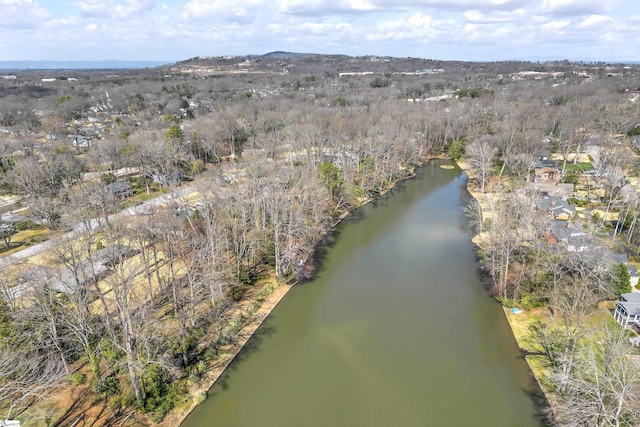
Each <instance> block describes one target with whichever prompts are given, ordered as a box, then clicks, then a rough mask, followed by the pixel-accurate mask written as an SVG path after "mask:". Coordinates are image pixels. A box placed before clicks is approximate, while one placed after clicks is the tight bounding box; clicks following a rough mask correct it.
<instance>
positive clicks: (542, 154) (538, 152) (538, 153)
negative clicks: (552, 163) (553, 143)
mask: <svg viewBox="0 0 640 427" xmlns="http://www.w3.org/2000/svg"><path fill="white" fill-rule="evenodd" d="M533 155H534V156H538V157H547V158H548V157H549V156H550V155H551V150H535V151H534V152H533Z"/></svg>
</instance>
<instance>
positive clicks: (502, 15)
mask: <svg viewBox="0 0 640 427" xmlns="http://www.w3.org/2000/svg"><path fill="white" fill-rule="evenodd" d="M526 13H527V12H526V10H525V9H516V10H514V11H489V12H483V11H481V10H468V11H466V12H464V14H463V16H464V18H465V19H466V20H467V21H469V22H474V23H477V24H490V23H497V22H513V21H517V20H519V19H521V18H522V17H524V16H525V15H526Z"/></svg>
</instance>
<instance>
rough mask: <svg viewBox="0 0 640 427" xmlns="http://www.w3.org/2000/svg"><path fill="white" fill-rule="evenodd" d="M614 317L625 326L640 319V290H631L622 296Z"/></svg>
mask: <svg viewBox="0 0 640 427" xmlns="http://www.w3.org/2000/svg"><path fill="white" fill-rule="evenodd" d="M613 318H614V319H616V321H617V322H618V323H620V324H621V325H622V326H623V327H625V328H626V327H627V326H629V325H633V324H634V323H635V322H638V321H640V292H629V293H627V294H622V295H621V296H620V301H618V302H617V303H616V310H615V311H614V312H613Z"/></svg>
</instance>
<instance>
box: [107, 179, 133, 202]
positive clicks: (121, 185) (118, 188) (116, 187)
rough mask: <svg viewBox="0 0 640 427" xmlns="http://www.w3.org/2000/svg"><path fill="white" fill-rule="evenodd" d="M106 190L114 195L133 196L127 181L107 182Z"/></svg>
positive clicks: (120, 196) (121, 196)
mask: <svg viewBox="0 0 640 427" xmlns="http://www.w3.org/2000/svg"><path fill="white" fill-rule="evenodd" d="M107 190H109V191H110V192H111V194H113V195H114V196H115V197H118V198H125V197H131V196H133V190H132V189H131V184H129V183H128V182H122V181H115V182H112V183H111V184H107Z"/></svg>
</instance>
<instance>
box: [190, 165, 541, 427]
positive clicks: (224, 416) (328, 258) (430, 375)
mask: <svg viewBox="0 0 640 427" xmlns="http://www.w3.org/2000/svg"><path fill="white" fill-rule="evenodd" d="M441 164H443V162H442V161H431V162H430V163H429V164H428V165H427V166H426V167H424V168H421V169H420V170H419V171H418V176H417V177H416V178H415V179H412V180H409V181H406V182H403V183H401V184H400V185H399V186H398V189H397V190H394V191H392V192H391V193H390V194H388V195H387V196H385V197H383V198H382V199H381V200H379V201H377V202H375V203H372V204H370V205H367V206H365V207H364V208H362V209H360V210H358V211H357V212H356V213H355V214H354V215H352V216H351V217H349V218H348V219H347V220H345V221H344V222H343V223H342V224H340V226H339V227H338V228H337V229H336V230H335V232H334V233H333V234H332V235H330V236H328V238H327V242H326V245H325V246H324V247H323V249H322V250H321V252H323V253H322V256H321V257H320V258H319V263H320V266H319V268H318V275H317V277H316V279H314V280H313V281H311V282H308V283H305V284H303V285H299V286H296V287H294V288H293V289H292V290H291V291H290V292H289V294H287V296H286V297H285V298H284V299H283V301H282V302H281V303H280V304H279V305H278V306H277V307H276V309H275V310H274V311H273V312H272V314H271V315H270V316H269V317H268V318H267V320H266V321H265V323H263V325H262V326H261V327H260V329H259V330H258V331H257V333H256V335H255V336H254V337H253V338H252V339H251V340H250V341H249V343H248V344H247V347H246V348H245V349H244V350H243V351H242V352H241V353H240V355H239V356H238V358H237V359H236V360H235V361H234V362H233V363H232V364H231V365H230V367H229V368H228V369H227V370H226V371H225V373H224V375H223V376H222V377H221V379H220V380H219V381H218V382H217V383H216V385H215V386H214V387H213V388H212V389H211V390H210V391H209V398H208V399H207V400H206V401H205V402H204V403H203V404H201V405H200V406H199V407H198V408H196V409H195V411H194V412H193V413H192V414H191V415H190V416H189V418H187V420H186V421H185V422H184V424H183V426H185V427H227V426H238V427H253V426H260V427H269V426H273V427H283V426H291V427H297V426H307V427H312V426H348V427H358V426H362V427H374V426H385V427H388V426H448V427H452V426H461V427H468V426H479V427H485V426H486V427H500V426H505V427H516V426H541V425H542V423H541V421H540V418H539V416H538V414H537V411H536V408H535V405H534V403H533V401H532V398H531V395H530V394H531V393H532V392H533V390H534V388H533V386H532V381H531V378H530V376H529V371H528V368H527V366H526V363H525V362H524V360H523V359H522V357H521V356H520V352H519V350H518V347H517V345H516V342H515V340H514V339H513V336H512V335H511V331H510V330H509V326H508V324H507V322H506V319H505V316H504V314H503V313H502V308H501V307H500V305H498V304H497V303H496V302H495V301H494V300H493V299H492V298H491V297H490V296H488V294H487V292H486V290H485V289H484V288H483V286H482V284H481V281H480V277H479V275H478V271H477V267H476V261H475V252H474V248H473V246H472V244H471V242H470V239H471V236H470V233H469V231H468V228H467V222H466V219H465V217H464V213H463V207H464V206H465V205H466V204H467V202H468V200H469V197H470V196H469V194H468V193H467V191H466V175H465V174H464V173H463V172H461V171H460V169H458V168H457V167H456V168H455V169H443V168H440V167H439V166H440V165H441ZM447 164H448V163H447Z"/></svg>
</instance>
